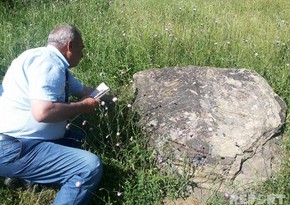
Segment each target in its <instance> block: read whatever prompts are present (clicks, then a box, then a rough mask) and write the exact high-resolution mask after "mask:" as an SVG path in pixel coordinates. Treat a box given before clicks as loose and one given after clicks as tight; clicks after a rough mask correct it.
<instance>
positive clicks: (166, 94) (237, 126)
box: [134, 66, 286, 191]
mask: <svg viewBox="0 0 290 205" xmlns="http://www.w3.org/2000/svg"><path fill="white" fill-rule="evenodd" d="M134 86H135V89H136V99H135V103H134V106H135V107H136V108H137V110H138V112H139V113H140V117H141V120H140V123H141V125H142V126H143V127H144V129H145V130H146V131H147V133H148V136H149V137H150V142H151V145H152V146H153V148H154V150H155V154H156V158H157V159H158V161H159V163H160V167H161V168H163V170H168V168H170V169H173V170H174V171H176V172H177V173H179V174H184V172H185V171H186V174H188V173H189V171H190V170H191V174H192V179H193V181H194V183H195V184H196V186H197V187H200V188H206V189H210V190H213V189H219V190H222V191H225V190H226V189H228V188H229V187H231V189H239V188H248V187H249V186H252V185H253V184H257V183H260V182H262V181H264V180H265V179H267V178H269V177H270V176H271V175H272V174H273V173H274V172H275V170H277V168H278V167H279V162H280V157H279V151H280V150H281V144H280V143H281V140H280V138H279V137H276V136H277V135H278V134H279V133H280V132H281V128H282V127H283V124H284V120H285V115H286V104H285V102H284V101H283V100H282V99H281V98H280V97H279V96H278V95H277V94H275V93H274V92H273V90H272V88H271V87H270V86H269V85H268V83H267V82H266V81H265V79H263V78H262V77H261V76H259V75H258V74H257V73H256V72H254V71H251V70H246V69H222V68H210V67H194V66H189V67H172V68H164V69H151V70H147V71H142V72H138V73H136V74H135V75H134Z"/></svg>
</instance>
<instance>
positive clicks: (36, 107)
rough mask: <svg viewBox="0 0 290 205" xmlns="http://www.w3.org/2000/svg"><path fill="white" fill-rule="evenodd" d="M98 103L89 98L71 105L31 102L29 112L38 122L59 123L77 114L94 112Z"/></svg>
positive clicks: (96, 100)
mask: <svg viewBox="0 0 290 205" xmlns="http://www.w3.org/2000/svg"><path fill="white" fill-rule="evenodd" d="M99 103H100V100H99V99H94V98H91V97H86V98H84V99H82V100H81V101H78V102H72V103H59V102H51V101H45V100H31V112H32V116H33V117H34V119H35V120H36V121H38V122H60V121H64V120H68V119H72V118H74V117H76V116H77V115H79V114H85V113H91V112H94V111H95V108H96V106H98V105H99Z"/></svg>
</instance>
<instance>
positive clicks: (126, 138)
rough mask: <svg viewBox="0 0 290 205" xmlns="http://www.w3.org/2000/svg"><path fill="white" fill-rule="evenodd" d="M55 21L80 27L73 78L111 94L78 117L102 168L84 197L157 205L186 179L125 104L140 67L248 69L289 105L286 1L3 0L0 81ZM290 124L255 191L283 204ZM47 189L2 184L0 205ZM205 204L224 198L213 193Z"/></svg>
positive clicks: (45, 196) (289, 12) (39, 198)
mask: <svg viewBox="0 0 290 205" xmlns="http://www.w3.org/2000/svg"><path fill="white" fill-rule="evenodd" d="M7 2H10V3H7ZM61 23H72V24H75V25H76V26H77V27H79V28H80V30H81V31H82V32H83V38H84V42H85V58H84V59H83V60H82V62H81V63H80V65H79V66H78V67H77V68H75V69H74V73H75V75H76V76H77V77H78V78H79V79H80V80H81V81H83V82H85V83H86V84H90V85H92V86H97V85H98V84H99V83H100V82H106V83H107V84H108V85H109V86H110V87H111V88H112V94H113V95H116V96H118V98H119V101H118V102H117V103H116V104H113V105H110V106H109V107H108V108H109V109H108V110H104V109H101V110H100V111H99V112H98V113H96V114H92V115H88V116H82V117H81V119H79V121H80V122H79V124H78V123H76V126H78V127H79V129H81V130H83V131H84V132H85V133H87V135H88V143H87V144H86V145H85V147H86V149H89V150H90V151H92V152H94V153H96V154H98V155H100V156H101V158H102V159H103V162H104V167H105V174H104V177H103V180H102V183H101V185H100V187H99V190H97V191H96V193H94V197H93V200H92V203H91V204H106V205H109V204H161V200H162V199H163V198H164V197H165V196H170V197H182V196H184V194H186V193H184V190H185V189H186V176H185V177H180V178H177V177H175V176H174V175H173V174H170V173H169V174H167V175H165V174H163V173H162V172H160V170H158V168H157V167H158V166H157V164H158V162H156V161H155V159H154V157H153V154H152V152H150V151H148V150H147V149H146V147H147V139H146V135H145V134H144V133H143V132H142V129H141V128H140V127H138V124H137V122H138V115H137V113H134V112H133V111H132V109H131V108H128V107H127V105H128V104H132V100H133V96H132V92H131V90H130V86H131V81H132V76H133V74H134V73H136V72H138V71H141V70H146V69H149V68H163V67H168V66H186V65H197V66H215V67H222V68H233V67H234V68H247V69H252V70H255V71H257V72H258V73H259V74H261V75H262V76H263V77H264V78H265V79H266V80H267V81H268V82H269V84H270V85H271V86H272V88H273V89H274V91H275V92H276V93H277V94H278V95H279V96H281V97H282V98H283V99H284V101H285V102H286V103H287V105H288V107H290V65H289V64H290V2H289V0H278V1H277V0H245V1H240V0H231V1H228V0H219V1H218V0H204V1H197V0H193V1H186V0H180V1H174V0H159V1H156V0H154V1H153V0H112V1H109V0H98V1H94V0H83V1H79V0H75V1H69V0H63V1H59V0H58V1H57V0H42V1H41V0H39V1H32V0H12V1H8V0H6V1H5V0H2V1H1V2H0V28H1V32H0V48H1V49H0V59H1V60H0V80H2V78H3V76H4V74H5V72H6V70H7V68H8V66H9V64H10V62H11V61H12V60H13V59H14V58H15V57H16V56H17V55H19V54H20V53H21V52H22V51H24V50H25V49H28V48H32V47H36V46H43V45H45V44H46V39H47V35H48V33H49V31H50V30H51V29H52V28H53V27H54V26H55V25H58V24H61ZM128 93H130V94H129V95H128ZM288 113H289V108H288ZM83 120H87V121H88V123H87V125H85V126H82V125H81V123H82V121H83ZM289 124H290V117H289V115H288V116H287V119H286V124H285V132H284V145H285V150H284V155H285V157H284V158H285V159H283V166H282V169H281V171H280V172H279V174H277V176H276V177H275V178H273V179H269V181H267V182H266V183H264V184H263V185H262V186H261V187H259V188H257V192H259V193H262V194H263V195H267V194H271V193H274V194H275V193H276V194H281V193H283V194H285V195H286V199H285V200H284V203H285V204H287V203H290V195H289V193H290V184H289V179H290V176H289V171H290V162H289V154H290V140H289V136H290V128H289ZM91 128H93V130H91ZM118 132H119V133H120V135H117V133H118ZM116 143H121V146H117V147H116ZM119 192H120V193H122V194H121V195H120V196H118V193H119ZM54 194H55V190H53V189H44V190H42V191H41V192H36V191H34V192H33V191H31V190H17V191H14V190H9V189H7V188H6V187H4V186H2V185H0V201H1V204H5V205H6V204H7V205H12V204H49V203H50V202H51V201H52V200H53V198H54ZM208 203H209V204H223V203H225V201H224V200H223V199H221V198H218V197H216V198H214V199H212V200H210V201H209V202H208Z"/></svg>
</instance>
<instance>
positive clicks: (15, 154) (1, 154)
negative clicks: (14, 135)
mask: <svg viewBox="0 0 290 205" xmlns="http://www.w3.org/2000/svg"><path fill="white" fill-rule="evenodd" d="M21 149H22V143H21V141H20V140H18V139H15V140H3V141H0V164H5V163H9V162H13V161H15V160H17V159H18V158H19V156H20V154H21Z"/></svg>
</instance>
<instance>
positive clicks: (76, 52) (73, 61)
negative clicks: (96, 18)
mask: <svg viewBox="0 0 290 205" xmlns="http://www.w3.org/2000/svg"><path fill="white" fill-rule="evenodd" d="M83 48H84V45H83V40H82V39H75V40H72V41H70V43H69V51H68V54H67V60H68V62H69V64H70V66H69V67H70V68H73V67H75V66H76V65H78V63H79V62H80V60H81V59H82V57H83Z"/></svg>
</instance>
